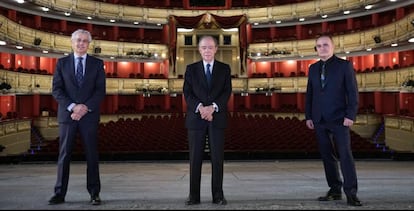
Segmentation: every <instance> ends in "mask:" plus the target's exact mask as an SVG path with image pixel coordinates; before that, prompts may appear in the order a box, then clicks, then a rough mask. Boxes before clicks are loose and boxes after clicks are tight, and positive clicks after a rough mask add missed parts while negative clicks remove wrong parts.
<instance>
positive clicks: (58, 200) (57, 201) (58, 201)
mask: <svg viewBox="0 0 414 211" xmlns="http://www.w3.org/2000/svg"><path fill="white" fill-rule="evenodd" d="M62 203H65V198H64V197H62V196H59V195H54V196H52V198H50V199H49V204H50V205H53V204H62Z"/></svg>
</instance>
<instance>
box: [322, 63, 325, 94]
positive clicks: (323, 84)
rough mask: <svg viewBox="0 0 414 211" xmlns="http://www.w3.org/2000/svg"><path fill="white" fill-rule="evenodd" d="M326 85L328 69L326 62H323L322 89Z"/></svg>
mask: <svg viewBox="0 0 414 211" xmlns="http://www.w3.org/2000/svg"><path fill="white" fill-rule="evenodd" d="M325 85H326V69H325V63H323V64H322V70H321V86H322V89H323V88H324V87H325Z"/></svg>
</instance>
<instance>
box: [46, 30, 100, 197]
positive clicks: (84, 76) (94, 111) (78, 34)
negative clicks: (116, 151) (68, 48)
mask: <svg viewBox="0 0 414 211" xmlns="http://www.w3.org/2000/svg"><path fill="white" fill-rule="evenodd" d="M91 41H92V37H91V34H90V33H89V32H88V31H86V30H82V29H79V30H76V31H75V32H73V33H72V37H71V42H72V49H73V53H72V54H70V55H68V56H66V57H63V58H60V59H59V60H58V61H57V64H56V69H55V72H54V75H53V87H52V95H53V97H54V98H55V100H56V101H57V102H58V114H57V118H58V122H59V157H58V163H57V181H56V184H55V188H54V195H53V197H52V198H51V199H50V200H49V204H60V203H64V202H65V196H66V193H67V188H68V181H69V169H70V168H69V167H70V160H71V155H72V149H73V146H74V144H75V140H76V135H77V134H78V132H79V134H80V137H81V140H82V141H83V146H84V148H85V155H86V161H87V190H88V192H89V194H90V203H91V204H92V205H99V204H100V203H101V199H100V197H99V193H100V190H101V183H100V177H99V158H98V155H99V154H98V143H97V132H98V125H99V120H100V103H101V102H102V100H103V99H104V97H105V94H106V87H105V80H106V79H105V71H104V63H103V61H102V60H101V59H98V58H96V57H93V56H90V55H88V54H87V51H88V47H89V44H90V42H91Z"/></svg>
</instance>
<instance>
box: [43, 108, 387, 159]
mask: <svg viewBox="0 0 414 211" xmlns="http://www.w3.org/2000/svg"><path fill="white" fill-rule="evenodd" d="M184 125H185V114H184V113H174V114H162V115H151V114H149V115H143V116H142V118H134V119H131V118H126V119H123V118H121V119H119V120H118V121H109V122H107V123H101V124H100V125H99V130H98V137H99V151H100V153H102V154H114V153H140V152H142V153H148V152H165V153H168V152H188V141H187V131H186V128H185V126H184ZM351 137H352V145H351V147H352V148H353V150H354V152H358V153H361V152H362V153H372V152H381V150H382V149H379V148H377V147H376V145H375V144H374V143H371V142H370V140H367V139H365V138H362V137H361V136H359V135H357V134H356V133H354V132H352V133H351ZM225 140H226V142H225V145H224V148H225V151H226V152H252V153H257V152H266V153H317V152H318V145H317V140H316V137H315V134H314V131H313V130H309V129H308V128H306V126H305V123H304V121H303V120H299V119H298V118H296V117H293V118H290V117H285V118H282V117H278V118H275V117H274V116H272V115H259V114H256V115H252V114H246V113H234V114H232V115H231V114H229V128H228V129H227V130H226V133H225ZM74 152H75V153H80V154H81V153H83V148H82V143H81V141H80V138H79V137H78V138H77V141H76V145H75V149H74ZM37 153H38V154H42V153H46V154H47V153H49V154H56V155H57V153H58V138H57V139H56V140H51V141H48V144H47V145H45V146H43V147H41V149H40V150H38V151H37Z"/></svg>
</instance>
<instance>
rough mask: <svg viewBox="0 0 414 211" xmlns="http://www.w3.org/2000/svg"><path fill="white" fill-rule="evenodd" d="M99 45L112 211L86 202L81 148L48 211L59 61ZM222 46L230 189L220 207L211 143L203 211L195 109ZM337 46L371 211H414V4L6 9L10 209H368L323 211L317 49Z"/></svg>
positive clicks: (236, 0)
mask: <svg viewBox="0 0 414 211" xmlns="http://www.w3.org/2000/svg"><path fill="white" fill-rule="evenodd" d="M77 29H85V30H87V31H89V32H90V33H91V35H92V42H91V43H90V44H89V49H88V54H89V55H93V56H95V57H98V58H100V59H102V60H103V62H104V71H105V75H106V79H105V81H106V84H105V86H106V95H105V97H104V99H103V102H102V103H101V105H100V112H101V116H100V122H99V126H98V151H99V160H100V174H101V183H102V190H101V198H102V204H101V205H100V206H91V205H90V204H89V203H88V201H87V199H88V197H89V196H88V193H87V191H86V188H85V186H86V162H85V152H84V146H83V144H82V143H83V142H82V141H81V138H80V136H77V137H76V140H75V141H76V143H75V144H74V149H73V155H72V161H71V172H70V182H69V189H68V193H67V196H66V199H65V200H66V202H65V203H63V204H59V205H53V206H51V205H48V200H49V198H50V197H51V196H52V194H53V187H54V184H55V180H56V164H57V158H58V155H59V131H58V129H59V122H58V121H57V112H58V104H57V102H56V100H55V99H54V97H53V96H52V83H53V75H54V73H55V68H56V64H57V61H58V59H59V58H61V57H64V56H66V55H69V54H71V53H72V52H73V50H72V46H71V34H72V32H74V31H75V30H77ZM203 35H210V36H212V37H214V38H216V39H217V41H218V50H217V53H216V59H217V60H220V61H222V62H225V63H227V64H229V66H230V68H231V82H232V93H231V95H230V99H229V101H228V104H227V111H228V112H227V118H228V127H227V128H226V129H225V143H224V181H223V189H224V194H225V195H226V199H227V201H228V204H227V205H225V206H218V205H216V204H214V203H211V193H210V188H211V187H210V185H211V171H212V169H211V165H210V150H209V149H210V148H209V142H208V140H206V146H205V149H204V155H205V156H204V163H203V167H202V181H201V182H202V183H201V204H199V205H195V206H186V205H185V203H184V202H185V200H186V197H187V195H188V189H189V145H188V138H187V128H186V127H185V118H186V111H187V105H186V101H185V97H184V94H183V84H184V78H185V77H184V76H185V71H186V66H187V65H188V64H191V63H194V62H196V61H199V60H200V59H201V57H200V55H199V51H198V46H197V44H198V41H199V39H200V38H201V37H202V36H203ZM320 35H329V36H331V37H332V40H333V41H334V44H335V52H334V53H335V55H336V56H338V57H340V58H342V59H345V60H348V61H350V62H351V63H352V65H353V67H354V71H355V74H356V80H357V85H358V113H357V117H356V120H355V122H354V124H353V125H352V126H351V127H350V132H351V148H352V152H353V156H354V158H355V165H356V169H357V176H358V181H359V184H358V188H359V193H358V197H359V198H360V199H361V201H362V202H363V206H362V207H361V209H367V210H381V209H384V210H385V209H387V210H401V209H406V210H412V209H414V177H413V175H414V1H412V0H329V1H328V0H157V1H154V0H52V1H49V0H2V1H1V2H0V209H7V210H18V209H25V210H27V209H44V210H47V209H62V210H63V209H78V210H86V209H114V210H117V209H118V210H124V209H146V210H151V209H154V210H155V209H156V210H160V209H179V210H185V209H201V210H204V209H206V210H215V209H229V210H235V209H236V210H242V209H250V210H280V209H282V210H288V209H295V210H312V209H318V210H324V209H334V210H335V209H355V208H354V207H350V206H348V205H347V202H346V199H342V200H336V201H329V202H323V201H318V200H317V197H318V196H320V195H323V194H325V193H326V191H327V190H328V186H327V184H326V179H325V174H324V170H323V168H324V167H323V163H322V161H321V157H320V154H319V148H318V140H317V139H316V134H315V131H314V130H310V129H308V128H307V127H306V123H305V121H306V120H305V104H306V97H305V96H306V91H307V90H306V89H307V81H308V74H309V67H310V65H311V64H313V63H315V62H317V61H318V60H319V58H318V55H317V52H316V47H315V40H316V38H318V37H319V36H320Z"/></svg>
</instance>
